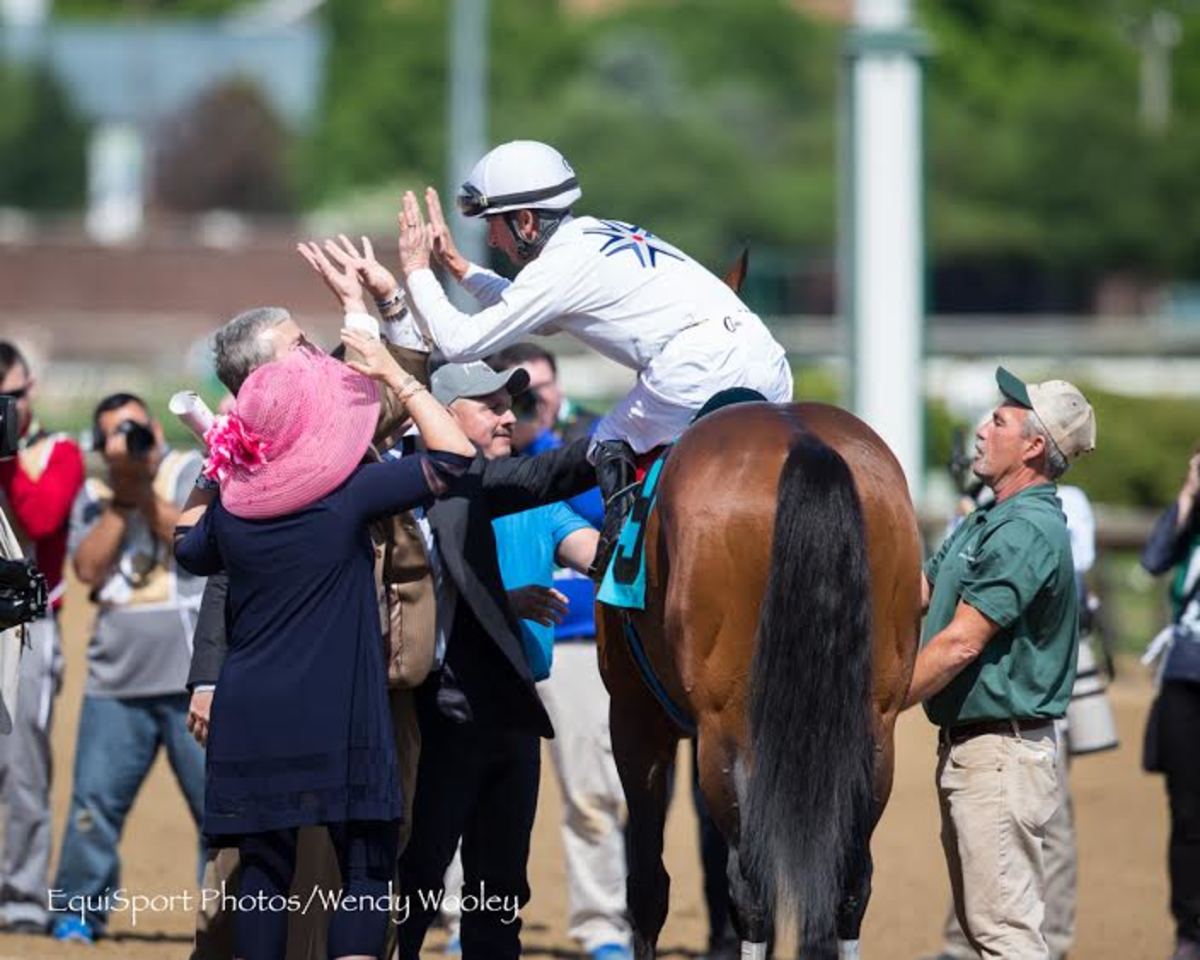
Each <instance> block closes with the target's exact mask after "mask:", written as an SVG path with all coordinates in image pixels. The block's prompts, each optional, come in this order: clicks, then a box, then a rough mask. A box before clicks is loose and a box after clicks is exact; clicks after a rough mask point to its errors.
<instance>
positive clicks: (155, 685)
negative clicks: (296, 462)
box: [53, 393, 204, 941]
mask: <svg viewBox="0 0 1200 960" xmlns="http://www.w3.org/2000/svg"><path fill="white" fill-rule="evenodd" d="M93 427H94V431H95V439H94V443H95V448H96V449H97V450H99V451H101V453H102V456H103V458H104V463H105V465H106V466H107V468H108V470H107V473H108V476H107V477H106V478H105V479H103V480H101V479H99V478H93V479H90V480H89V481H88V482H87V484H86V485H85V487H84V489H83V491H82V492H81V493H80V495H79V497H78V498H77V499H76V501H75V508H74V510H73V512H72V517H71V546H72V552H73V561H74V564H75V572H76V574H77V575H78V577H79V579H80V580H82V581H83V582H84V583H85V584H87V585H88V586H89V587H90V588H91V593H90V598H91V600H92V602H93V603H95V604H96V605H97V608H98V609H97V612H96V621H95V627H94V629H93V634H92V638H91V641H90V643H89V645H88V677H87V685H86V687H85V690H84V698H83V707H82V709H81V711H80V714H79V734H78V738H77V740H76V747H75V769H74V782H73V785H72V789H71V805H70V810H69V812H68V815H67V826H66V834H65V836H64V837H63V846H62V855H61V857H60V858H59V865H58V875H57V877H56V878H55V882H54V888H55V890H56V891H61V892H62V898H63V899H62V900H60V901H59V902H68V901H69V899H70V898H71V897H76V896H81V897H82V896H86V897H87V898H88V901H87V902H88V903H89V905H92V904H97V905H98V904H99V903H100V902H101V901H102V899H103V893H104V891H105V889H106V888H107V887H115V886H117V883H118V876H119V870H120V861H119V859H118V856H117V844H118V842H119V840H120V837H121V830H122V827H123V826H124V823H125V817H126V815H127V814H128V812H129V808H130V807H131V806H132V805H133V801H134V799H135V797H136V796H137V793H138V790H139V789H140V788H141V785H142V782H143V781H144V780H145V778H146V775H147V774H148V773H149V771H150V766H151V764H152V763H153V761H154V758H155V755H156V754H157V753H158V748H159V746H160V745H161V746H164V747H165V748H166V751H167V757H168V759H169V761H170V763H171V767H172V769H173V770H174V772H175V777H176V779H177V780H178V782H179V785H180V787H181V788H182V790H183V793H184V797H185V799H186V800H187V803H188V807H189V808H190V810H191V814H192V817H193V819H194V820H195V821H196V822H197V823H198V822H199V820H200V816H201V809H202V805H203V797H204V753H203V751H202V750H201V749H200V747H199V746H198V745H197V744H196V742H195V741H194V740H193V739H192V737H191V735H190V734H189V733H188V730H187V708H188V696H187V693H186V692H185V689H184V685H185V681H186V679H187V672H188V662H189V656H190V639H191V635H192V630H193V629H194V626H195V620H196V610H197V608H198V607H199V602H200V594H201V593H202V591H203V589H204V580H203V578H199V577H193V576H190V575H188V574H186V573H182V572H176V569H175V562H174V558H173V553H172V534H173V533H174V529H175V523H176V521H177V519H178V517H179V508H180V507H181V506H182V504H183V502H184V501H185V500H186V499H187V497H188V494H189V493H190V492H191V489H192V486H193V484H194V483H195V481H196V477H197V475H198V474H199V472H200V465H201V460H200V457H199V455H198V454H196V453H194V452H187V453H184V452H180V451H175V450H170V449H169V448H167V447H166V446H165V444H164V443H163V437H162V428H161V427H160V426H159V425H158V423H156V422H155V421H154V420H153V419H152V418H151V416H150V413H149V411H148V410H147V409H146V405H145V403H143V402H142V401H141V400H140V399H138V398H137V397H135V396H133V395H132V394H128V393H118V394H114V395H113V396H110V397H107V398H106V399H104V400H102V401H101V402H100V404H99V405H98V406H97V407H96V411H95V415H94V417H93ZM106 921H107V916H106V914H105V912H104V911H103V910H102V909H98V908H97V909H94V910H89V911H88V913H87V914H86V916H84V917H82V918H81V917H80V916H79V915H78V914H71V915H63V916H60V917H59V918H57V920H56V922H55V925H54V930H53V935H54V937H55V938H56V939H59V940H83V941H91V940H92V939H94V938H95V936H97V935H98V934H100V933H102V932H103V929H104V926H105V923H106Z"/></svg>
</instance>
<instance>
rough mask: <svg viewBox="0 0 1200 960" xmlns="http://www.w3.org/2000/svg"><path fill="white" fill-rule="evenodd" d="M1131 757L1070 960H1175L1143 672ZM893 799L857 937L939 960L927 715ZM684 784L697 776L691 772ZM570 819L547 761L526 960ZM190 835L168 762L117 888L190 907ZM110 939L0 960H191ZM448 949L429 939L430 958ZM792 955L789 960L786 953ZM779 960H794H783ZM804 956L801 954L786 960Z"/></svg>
mask: <svg viewBox="0 0 1200 960" xmlns="http://www.w3.org/2000/svg"><path fill="white" fill-rule="evenodd" d="M68 603H69V607H68V610H67V615H66V617H65V620H64V628H65V636H64V639H65V650H66V656H67V674H66V678H65V682H64V686H63V690H62V693H61V695H60V696H59V698H58V701H57V708H56V717H55V729H54V749H55V764H54V821H55V831H54V837H55V845H56V849H55V855H56V859H57V845H58V843H59V842H60V839H61V837H62V827H63V821H64V818H65V816H66V810H67V803H68V799H69V796H70V789H71V767H72V762H73V757H74V746H75V734H76V725H77V721H78V715H79V705H80V700H81V697H82V690H83V682H84V676H85V671H86V663H85V660H84V651H85V647H86V643H87V636H88V623H87V619H88V618H87V611H86V609H85V607H86V601H85V599H84V596H83V594H82V592H81V591H79V590H72V591H71V594H70V595H69V596H68ZM1111 693H1112V699H1113V703H1114V707H1115V709H1116V714H1117V723H1118V727H1119V729H1120V735H1121V741H1122V746H1121V748H1120V749H1119V750H1116V751H1112V752H1109V753H1104V754H1099V755H1095V756H1091V757H1084V758H1082V759H1080V760H1079V762H1078V763H1077V764H1076V765H1075V768H1074V771H1073V774H1072V783H1073V790H1074V796H1075V810H1076V818H1077V825H1078V831H1079V860H1080V887H1079V935H1078V939H1077V944H1076V948H1075V950H1074V951H1073V953H1072V958H1084V960H1109V958H1111V960H1166V958H1167V957H1169V956H1170V953H1171V947H1172V927H1171V922H1170V916H1169V914H1168V912H1167V884H1166V836H1167V820H1166V795H1165V792H1164V789H1163V784H1162V780H1161V778H1158V777H1150V776H1147V775H1145V774H1143V773H1142V772H1141V770H1140V768H1139V751H1140V743H1141V733H1142V725H1143V722H1144V718H1145V715H1146V710H1147V707H1148V705H1149V702H1150V698H1151V689H1150V684H1149V682H1148V680H1146V678H1145V677H1144V676H1143V674H1142V671H1141V669H1140V668H1139V667H1138V666H1137V664H1136V663H1133V662H1127V663H1125V664H1124V675H1123V677H1122V678H1121V680H1120V681H1119V682H1118V683H1117V684H1116V685H1115V686H1114V687H1113V688H1112V691H1111ZM897 736H898V742H897V758H898V759H897V771H896V784H895V789H894V790H893V792H892V799H891V803H890V805H889V807H888V810H887V812H886V813H885V815H884V818H883V822H882V824H881V825H880V828H879V830H878V831H877V833H876V835H875V839H874V843H873V851H874V855H875V892H874V896H873V899H872V902H871V906H870V910H869V911H868V913H867V920H866V925H865V928H864V931H863V942H862V956H863V958H864V960H915V958H917V957H922V956H925V955H928V954H933V953H936V952H937V946H938V942H939V931H940V929H941V922H942V918H943V915H944V911H945V908H946V904H947V898H948V895H949V894H948V889H949V888H948V885H947V882H946V879H945V865H944V862H943V859H942V852H941V847H940V845H939V842H938V813H937V801H936V797H935V793H934V788H933V767H934V749H935V744H934V735H933V728H932V727H930V725H929V724H928V722H927V721H926V720H925V718H924V716H923V715H922V714H921V713H920V712H919V711H913V712H911V713H909V714H907V715H905V716H904V717H903V718H902V720H901V722H900V724H899V728H898V734H897ZM679 773H680V776H687V775H688V771H687V763H686V761H685V762H683V763H681V765H680V772H679ZM675 795H676V797H677V798H678V800H677V802H676V803H675V805H674V807H673V809H672V811H671V816H670V819H669V821H668V825H667V830H668V837H667V857H666V858H667V869H668V871H669V872H670V874H671V877H672V891H671V910H670V914H669V916H668V920H667V925H666V928H665V929H664V930H663V934H662V937H661V939H660V941H659V943H660V947H661V954H662V955H663V956H676V957H688V956H694V955H696V954H697V953H699V952H700V951H701V949H702V947H703V944H704V938H705V935H706V926H705V924H706V920H705V916H704V905H703V900H702V897H701V882H700V872H699V863H698V857H697V853H696V840H695V836H696V833H695V818H694V816H693V814H692V811H691V804H690V802H688V798H689V796H690V791H689V790H688V789H686V788H685V785H684V784H682V783H681V784H680V788H679V789H677V790H676V793H675ZM560 815H561V806H560V804H559V799H558V790H557V785H556V784H555V782H554V780H553V776H552V775H551V771H550V767H549V761H548V758H547V759H546V762H544V763H543V777H542V793H541V798H540V801H539V807H538V818H537V824H536V827H535V834H534V842H533V851H534V852H533V856H532V862H531V864H530V885H531V887H532V889H533V900H532V902H531V903H530V904H529V906H528V907H527V908H526V910H525V913H524V920H525V932H524V935H523V941H524V944H525V952H526V954H527V955H529V956H543V957H571V956H576V955H577V954H576V952H575V951H576V947H575V945H574V944H573V943H572V942H571V941H570V940H569V939H568V937H567V935H566V919H565V918H566V881H565V875H564V871H563V863H562V845H561V842H560V840H559V834H558V824H559V820H560ZM195 849H196V848H195V832H194V829H193V827H192V824H191V822H190V818H189V816H188V814H187V810H186V807H185V806H184V803H183V799H182V797H181V795H180V793H179V789H178V787H177V786H176V785H175V782H174V779H173V777H172V775H171V772H170V769H169V768H168V767H167V765H166V763H165V761H164V760H163V758H162V757H161V756H160V758H159V761H158V763H157V764H156V766H155V768H154V770H153V772H152V774H151V776H150V778H149V780H148V781H147V782H146V784H145V786H144V788H143V790H142V793H141V795H140V796H139V797H138V800H137V803H136V804H135V805H134V808H133V811H132V813H131V815H130V817H129V820H128V822H127V824H126V828H125V835H124V839H123V841H122V843H121V856H122V863H123V873H122V884H123V885H124V886H125V887H126V888H127V889H128V890H129V891H130V892H131V893H135V894H147V895H170V894H175V895H180V894H183V893H184V892H186V891H189V890H192V889H193V885H194V883H195V869H196V862H195ZM111 929H112V932H113V934H114V936H113V937H112V938H109V939H107V940H104V941H102V942H101V943H100V944H98V945H97V946H95V947H91V948H89V947H86V946H80V945H74V944H71V945H65V944H58V943H55V942H54V941H52V940H50V939H48V938H45V937H23V936H13V935H4V936H0V960H26V958H41V957H80V958H82V957H88V956H95V957H114V958H115V957H121V958H129V960H160V958H161V960H183V958H185V957H187V956H188V954H189V949H190V939H191V929H192V917H191V915H190V914H188V913H186V912H184V911H181V910H175V911H165V912H152V913H149V914H146V915H142V916H139V917H138V921H137V924H136V926H133V925H131V923H130V917H129V915H128V914H118V915H116V916H114V918H113V921H112V928H111ZM441 943H442V940H441V939H440V937H439V936H436V935H434V936H431V938H430V941H429V949H428V950H427V951H426V953H427V955H429V956H439V955H440V952H441V951H440V947H441ZM787 946H788V945H787V943H786V942H785V944H784V945H783V949H784V950H786V949H787ZM780 955H785V954H784V953H783V952H782V950H781V953H780ZM792 955H793V956H794V953H792Z"/></svg>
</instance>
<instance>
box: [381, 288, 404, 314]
mask: <svg viewBox="0 0 1200 960" xmlns="http://www.w3.org/2000/svg"><path fill="white" fill-rule="evenodd" d="M403 303H404V291H403V290H401V289H400V288H399V287H397V288H396V292H395V293H393V294H392V295H391V296H390V297H387V298H386V299H384V300H379V299H377V300H376V301H375V306H377V307H378V308H379V312H380V313H384V312H385V311H387V310H390V309H391V308H392V307H395V306H398V305H402V304H403Z"/></svg>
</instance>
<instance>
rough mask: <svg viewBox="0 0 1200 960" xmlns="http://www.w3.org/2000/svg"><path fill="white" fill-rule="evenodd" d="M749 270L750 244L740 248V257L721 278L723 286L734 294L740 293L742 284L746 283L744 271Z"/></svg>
mask: <svg viewBox="0 0 1200 960" xmlns="http://www.w3.org/2000/svg"><path fill="white" fill-rule="evenodd" d="M749 269H750V244H746V246H744V247H742V255H741V256H740V257H738V258H737V259H736V260H735V261H734V262H733V266H731V267H730V268H729V269H728V270H726V271H725V275H724V276H723V277H721V279H722V280H724V281H725V285H726V286H727V287H729V289H730V290H732V291H733V292H734V293H741V291H742V284H743V283H745V281H746V271H747V270H749Z"/></svg>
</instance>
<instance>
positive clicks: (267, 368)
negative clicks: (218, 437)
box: [210, 348, 379, 520]
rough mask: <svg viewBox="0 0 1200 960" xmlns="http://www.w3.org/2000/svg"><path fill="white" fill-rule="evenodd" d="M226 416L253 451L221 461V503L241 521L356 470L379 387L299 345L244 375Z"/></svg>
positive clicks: (324, 489) (329, 486)
mask: <svg viewBox="0 0 1200 960" xmlns="http://www.w3.org/2000/svg"><path fill="white" fill-rule="evenodd" d="M230 419H231V421H233V423H232V426H233V427H235V428H237V427H240V430H241V432H242V437H241V438H240V442H241V443H242V444H243V445H245V444H246V443H247V442H249V443H250V444H253V445H255V446H256V447H257V452H258V453H259V455H258V456H256V457H253V458H249V459H251V460H255V461H257V462H246V460H245V459H243V462H236V460H235V462H233V463H228V462H227V463H226V466H225V469H223V470H222V471H221V473H223V474H224V476H222V477H221V503H222V504H223V505H224V507H225V509H226V510H228V511H229V512H230V513H232V514H233V515H234V516H235V517H241V518H243V519H246V520H263V519H268V518H271V517H282V516H284V515H286V514H289V513H295V512H296V511H298V510H301V509H303V508H304V507H308V506H311V505H312V504H314V503H316V502H317V501H318V500H320V499H321V498H322V497H324V496H326V495H327V494H329V493H332V492H333V491H334V490H336V489H337V488H338V487H339V486H341V485H342V484H343V483H345V481H346V479H347V478H348V477H349V476H350V474H352V473H353V472H354V470H355V468H356V467H357V466H358V465H359V462H360V461H361V460H362V458H363V455H364V454H365V453H366V452H367V448H368V447H369V446H370V444H371V438H372V436H373V435H374V433H375V424H376V421H377V420H378V419H379V390H378V388H377V386H376V385H375V383H374V381H372V380H370V379H368V378H367V377H364V376H363V375H362V374H360V373H357V372H355V371H354V370H351V369H350V368H349V367H348V366H346V365H345V364H344V363H339V362H338V361H337V360H334V359H333V358H332V357H329V356H326V355H325V354H321V353H316V352H314V351H311V350H306V349H303V348H300V349H296V350H292V351H291V352H290V353H289V354H288V355H287V356H286V357H285V358H283V359H281V360H275V361H273V362H271V363H267V364H264V365H263V366H261V367H259V368H258V369H257V370H255V371H254V372H253V373H252V374H250V376H249V377H247V378H246V382H245V383H243V384H242V388H241V389H240V390H239V391H238V395H237V406H236V407H235V409H234V412H233V414H231V415H230ZM211 447H212V444H210V448H211ZM215 452H216V451H215V450H213V451H212V453H215ZM212 453H210V461H211V459H212Z"/></svg>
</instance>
